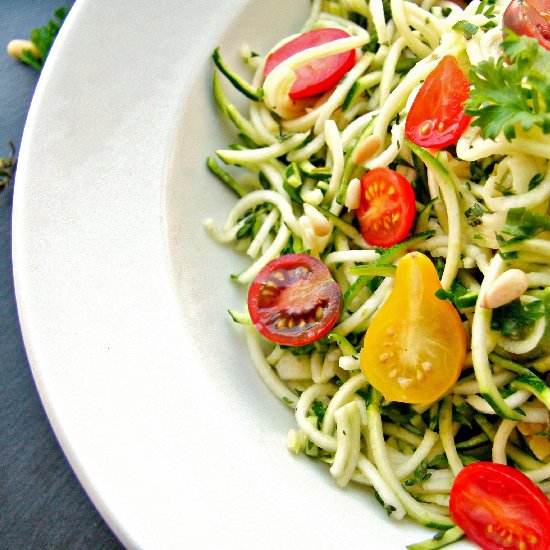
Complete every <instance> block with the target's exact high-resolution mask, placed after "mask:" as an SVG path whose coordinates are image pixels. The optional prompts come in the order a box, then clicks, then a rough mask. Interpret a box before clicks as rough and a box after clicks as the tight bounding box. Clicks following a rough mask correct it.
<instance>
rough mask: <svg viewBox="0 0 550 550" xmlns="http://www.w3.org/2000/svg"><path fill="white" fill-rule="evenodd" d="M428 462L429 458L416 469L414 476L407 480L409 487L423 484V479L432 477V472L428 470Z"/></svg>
mask: <svg viewBox="0 0 550 550" xmlns="http://www.w3.org/2000/svg"><path fill="white" fill-rule="evenodd" d="M428 463H429V461H428V459H427V458H425V459H424V460H423V461H422V462H421V463H420V466H418V468H417V469H416V470H415V471H414V474H413V477H411V478H410V479H407V480H406V481H405V485H406V486H407V487H411V486H412V485H421V484H422V482H423V481H427V480H428V479H430V478H431V477H432V474H431V473H430V472H428Z"/></svg>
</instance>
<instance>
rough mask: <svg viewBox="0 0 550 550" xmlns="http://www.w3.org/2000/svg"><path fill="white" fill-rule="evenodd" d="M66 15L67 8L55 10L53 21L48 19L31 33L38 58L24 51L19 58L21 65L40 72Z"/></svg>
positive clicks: (29, 51)
mask: <svg viewBox="0 0 550 550" xmlns="http://www.w3.org/2000/svg"><path fill="white" fill-rule="evenodd" d="M68 13H69V8H67V7H60V8H57V9H56V10H55V12H54V17H53V19H50V20H49V21H48V23H47V24H46V25H44V26H43V27H39V28H37V29H33V30H32V31H31V42H32V43H33V44H34V46H36V50H37V51H38V57H37V56H36V55H35V54H34V53H33V52H32V51H31V50H24V51H23V53H22V54H21V58H20V59H21V61H22V62H23V63H26V64H27V65H30V66H31V67H33V68H35V69H36V70H37V71H41V70H42V67H43V66H44V62H45V61H46V58H47V57H48V54H49V53H50V49H51V47H52V44H53V43H54V40H55V38H56V36H57V34H58V33H59V29H60V28H61V25H62V24H63V22H64V21H65V18H66V17H67V14H68Z"/></svg>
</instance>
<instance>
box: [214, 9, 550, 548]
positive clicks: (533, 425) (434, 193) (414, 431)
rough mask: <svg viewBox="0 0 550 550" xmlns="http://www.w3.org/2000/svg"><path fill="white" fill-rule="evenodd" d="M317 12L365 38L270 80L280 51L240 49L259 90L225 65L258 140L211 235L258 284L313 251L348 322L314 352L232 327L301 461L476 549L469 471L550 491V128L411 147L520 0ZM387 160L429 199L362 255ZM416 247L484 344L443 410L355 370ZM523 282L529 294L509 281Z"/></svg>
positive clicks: (314, 50) (228, 171) (225, 109)
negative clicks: (453, 76)
mask: <svg viewBox="0 0 550 550" xmlns="http://www.w3.org/2000/svg"><path fill="white" fill-rule="evenodd" d="M311 4H312V5H311V12H310V15H309V18H308V20H307V21H305V22H304V26H303V29H302V32H304V31H307V30H311V29H319V28H326V27H335V28H338V29H341V30H344V31H346V32H347V33H348V34H349V38H342V39H338V40H334V41H332V42H329V43H326V44H322V45H320V46H315V47H310V48H308V49H304V50H302V51H299V52H298V53H295V54H294V55H292V56H291V57H289V58H288V59H286V60H284V61H282V62H281V63H280V64H279V65H277V66H276V67H275V68H274V69H273V70H272V71H271V72H270V73H269V74H268V76H267V77H265V78H264V73H263V71H264V66H265V61H266V58H267V55H268V54H269V53H270V52H264V53H263V54H262V55H259V54H256V53H252V50H251V49H250V47H248V46H245V47H244V46H243V48H242V49H241V55H242V59H243V62H244V63H245V65H247V68H248V70H249V71H250V72H249V75H248V81H246V80H245V79H243V78H242V77H239V76H236V73H235V74H233V73H231V72H230V70H229V69H227V67H226V66H225V65H222V62H221V61H219V59H218V60H217V63H216V65H217V67H218V68H217V69H216V71H215V76H214V88H213V90H214V97H215V100H216V104H217V105H218V107H219V109H220V111H221V113H222V114H223V115H224V117H225V118H226V119H227V120H228V122H229V123H230V124H232V125H233V126H235V129H236V131H237V132H238V133H239V136H240V138H241V140H240V141H239V142H238V143H236V144H232V145H231V146H229V147H228V148H224V149H218V150H217V151H216V156H217V159H219V160H220V161H222V165H223V166H222V165H220V164H219V163H218V160H217V159H216V158H215V157H214V156H212V157H210V158H209V159H208V166H209V168H210V169H211V171H212V172H213V173H214V174H215V175H216V176H217V177H218V178H219V179H220V180H221V181H222V183H224V184H226V185H227V186H228V187H229V188H230V189H232V190H233V191H234V192H235V193H236V194H237V196H238V197H237V200H236V203H235V205H234V206H233V207H232V208H231V210H230V212H229V214H228V215H227V218H226V219H225V221H223V223H221V225H218V223H216V222H215V221H214V220H212V219H208V220H207V221H206V222H205V226H206V229H207V230H208V232H209V233H210V234H211V235H212V237H213V238H214V239H215V240H216V241H218V242H219V243H222V244H224V245H231V246H234V248H235V249H236V250H237V251H239V252H240V253H245V254H246V255H248V257H249V258H250V260H251V263H250V266H249V267H248V268H247V269H246V270H245V271H244V272H243V273H240V274H237V275H233V276H232V278H233V279H234V281H235V282H236V284H242V285H243V287H244V288H246V287H247V286H248V285H249V284H250V283H251V282H252V281H253V279H254V278H255V276H256V275H257V274H258V273H259V272H260V270H261V269H262V268H263V267H264V266H266V264H267V263H268V262H269V261H271V260H273V259H274V258H277V257H278V256H281V255H283V254H287V253H308V254H310V255H312V256H315V257H316V258H318V259H320V260H321V261H322V262H324V264H325V265H326V266H327V267H328V269H329V270H330V271H331V273H332V275H333V277H334V279H335V280H336V282H337V283H338V284H339V286H340V289H341V291H342V295H343V309H342V313H341V315H340V318H339V320H338V322H337V324H336V325H335V326H334V327H333V329H332V331H331V332H330V333H329V334H328V335H327V336H325V337H324V338H322V339H320V340H318V341H316V342H314V343H313V344H309V345H308V346H303V347H297V348H292V347H290V348H286V347H284V346H280V345H278V344H274V343H272V342H269V341H267V340H265V339H264V338H263V337H262V336H260V335H259V334H258V333H257V331H256V330H255V328H254V327H253V326H252V323H251V320H250V316H249V315H248V311H246V309H245V310H244V311H243V312H230V313H231V316H232V318H233V320H234V321H236V322H238V323H240V324H242V325H243V329H244V332H245V334H246V342H247V346H248V349H249V352H250V356H251V359H252V363H253V365H254V367H255V368H256V370H257V372H258V374H259V376H260V378H261V379H262V380H263V382H264V383H265V384H266V386H267V387H268V388H269V389H270V390H271V392H272V393H273V394H274V395H275V396H276V398H278V399H280V400H281V401H282V402H284V403H285V404H286V405H288V406H289V407H290V408H292V409H294V414H295V421H296V425H295V427H294V428H292V429H290V431H289V434H288V438H287V446H288V448H289V450H290V451H292V452H294V453H296V454H299V453H304V454H306V455H308V456H309V457H311V459H314V460H319V461H322V462H324V463H326V464H327V465H328V466H329V472H330V475H332V476H333V478H334V480H335V482H336V484H337V485H338V486H339V487H345V486H346V485H348V484H349V483H357V484H359V485H364V486H365V487H366V489H365V490H372V491H374V493H375V495H376V498H377V500H378V501H379V502H380V503H381V504H382V506H384V508H385V509H386V511H387V513H388V515H389V516H390V517H391V518H392V519H395V520H400V519H402V518H404V517H405V516H409V517H411V518H413V519H414V520H416V521H418V522H420V523H421V524H423V525H425V526H428V527H433V528H436V529H440V530H446V532H447V534H446V535H444V536H443V537H442V538H441V537H440V538H441V540H442V542H441V545H443V543H448V542H453V541H455V540H458V539H459V538H460V537H461V536H463V533H462V531H461V530H460V529H458V528H457V527H456V526H454V524H453V522H452V520H451V518H450V513H449V509H448V503H449V493H450V490H451V487H452V484H453V481H454V478H455V476H456V475H457V474H458V473H459V472H460V470H461V469H462V468H463V467H464V466H466V465H468V464H471V463H472V462H476V461H479V460H487V461H493V462H498V463H502V464H508V465H510V466H513V467H515V468H518V469H519V470H522V471H524V472H525V473H526V475H527V476H529V477H530V478H531V479H532V480H533V481H534V482H536V483H537V484H539V486H540V487H541V488H542V489H543V490H544V491H545V492H546V493H547V494H548V493H549V492H550V443H548V440H549V439H550V435H549V434H550V426H549V418H550V413H549V407H550V389H549V387H548V384H547V376H548V371H550V323H549V322H548V320H549V317H550V290H549V288H548V285H549V283H550V218H549V216H548V213H549V204H550V134H549V133H546V134H545V133H543V131H542V130H541V129H540V128H539V127H537V126H533V127H532V128H530V129H526V128H524V127H520V126H519V123H518V124H517V125H516V128H515V130H516V131H515V137H512V139H509V137H506V136H505V135H504V133H503V132H501V133H499V134H498V135H497V136H496V137H494V138H487V137H483V135H482V133H481V131H480V127H479V126H478V125H476V124H475V123H472V124H470V126H469V127H468V128H467V129H466V131H465V132H464V133H463V134H462V136H461V137H460V138H459V139H458V142H457V143H456V146H452V147H448V148H447V149H445V150H443V151H440V152H434V151H430V150H427V149H423V148H422V147H419V146H418V145H415V144H413V143H411V142H409V141H407V140H406V139H405V120H406V118H407V113H408V111H409V109H410V107H411V105H412V102H413V100H414V98H415V96H416V94H417V92H418V90H419V88H420V86H421V85H422V83H423V81H424V80H425V79H426V77H427V76H428V75H429V74H430V73H431V72H432V71H433V69H434V68H435V67H436V66H437V65H438V63H439V61H440V60H441V58H442V57H443V56H445V55H448V54H451V55H454V56H455V57H456V58H457V60H458V61H459V63H460V65H461V67H462V68H463V69H464V71H465V72H466V74H467V73H468V69H469V68H470V67H472V66H474V67H475V66H478V65H479V64H480V63H482V62H485V61H487V60H491V59H497V58H499V57H502V50H501V44H502V13H503V11H504V9H505V8H506V5H507V2H505V1H504V0H494V1H492V0H489V1H488V2H486V1H484V2H480V1H479V0H473V1H472V2H470V3H469V4H468V5H467V6H466V7H461V6H459V5H457V4H455V3H452V2H448V1H445V0H443V1H442V0H423V1H420V0H365V1H359V0H330V1H327V0H313V2H312V3H311ZM489 8H490V9H489ZM464 25H468V28H470V29H472V28H473V29H475V32H474V33H473V34H471V35H468V34H467V33H466V32H463V31H462V30H461V29H462V28H463V27H464ZM296 36H297V35H292V36H289V37H286V38H284V39H282V40H280V41H279V42H278V43H277V44H276V45H275V46H274V47H273V49H272V50H271V51H275V50H276V49H278V48H280V47H281V46H282V45H283V44H285V43H287V42H289V41H290V40H292V39H293V38H295V37H296ZM350 49H354V50H355V51H356V62H355V65H354V66H353V68H352V69H351V70H349V71H348V73H347V74H346V75H345V76H344V77H343V78H342V80H341V81H340V83H339V84H338V85H337V86H336V87H335V88H334V89H333V90H332V91H329V92H326V93H324V94H322V96H320V97H318V98H315V99H314V100H307V99H306V100H296V101H293V100H291V99H290V97H289V95H288V92H289V89H290V88H291V86H292V83H293V81H294V80H295V72H294V71H295V69H297V68H298V67H299V66H300V65H302V64H304V63H307V62H310V61H312V60H315V59H317V58H319V57H323V56H327V55H332V54H336V53H339V52H344V51H348V50H350ZM216 55H217V56H219V52H218V51H217V50H216ZM215 60H216V59H215ZM218 69H219V70H218ZM222 73H223V74H224V75H225V76H227V77H228V78H229V81H230V82H231V83H232V84H233V85H234V87H235V88H236V89H237V91H240V92H242V93H243V94H244V95H245V96H246V97H247V99H246V101H247V105H246V106H245V107H244V108H243V107H242V105H243V103H242V101H241V102H237V101H236V102H235V103H233V102H232V101H230V99H229V97H230V95H229V94H230V93H235V90H230V89H229V88H228V87H227V86H225V84H226V83H225V81H224V82H223V84H222V82H221V78H220V74H222ZM225 88H228V89H227V90H226V89H225ZM237 104H238V105H241V107H240V108H237V107H236V105H237ZM376 167H390V168H392V169H394V170H396V171H397V172H399V173H400V174H402V175H404V176H405V177H406V178H407V179H408V180H409V181H410V182H411V184H412V185H413V187H414V189H415V194H416V213H417V217H416V225H415V226H413V228H412V234H411V236H410V237H409V238H408V239H407V240H406V241H404V242H403V243H400V244H398V245H396V246H395V247H393V248H392V249H387V250H381V249H379V248H376V247H373V246H370V245H369V244H368V243H367V242H365V240H364V238H363V236H362V235H361V233H360V231H359V229H358V222H357V218H356V216H355V209H356V208H357V206H358V203H357V196H358V188H359V186H360V182H359V180H360V178H361V177H362V176H363V175H364V174H365V173H366V172H368V171H369V170H371V169H373V168H376ZM411 250H418V251H421V252H423V253H424V254H426V255H428V257H430V258H431V259H432V261H433V262H434V264H435V265H436V266H437V267H438V269H439V272H438V273H439V276H440V281H441V285H442V288H443V292H444V293H446V294H445V296H447V299H449V300H450V301H451V302H452V303H453V304H454V306H455V307H456V309H457V310H458V311H459V313H460V316H461V321H462V323H463V325H464V327H465V330H466V333H467V335H468V338H467V340H468V345H467V347H468V349H467V350H466V351H467V356H466V361H465V364H464V367H463V370H462V374H461V376H460V378H459V380H458V381H457V382H456V384H455V385H454V386H453V387H452V388H451V389H450V390H449V391H448V392H447V393H446V394H445V395H444V396H442V397H441V399H440V400H438V401H436V402H434V403H430V404H427V405H409V404H406V403H395V402H391V401H387V400H385V399H384V397H383V396H382V394H381V393H380V392H379V391H378V390H376V389H375V388H374V387H372V386H371V385H370V384H369V381H368V380H367V378H366V376H365V375H364V374H363V372H362V370H361V367H360V362H359V359H358V357H359V350H360V349H361V347H362V345H363V337H364V334H365V331H366V330H367V329H368V327H369V325H370V323H371V322H372V320H373V319H374V318H375V317H376V315H377V313H378V311H379V310H380V308H381V307H382V305H383V304H384V303H385V302H386V300H387V299H388V296H389V295H390V293H391V292H392V288H393V286H394V276H395V266H396V265H397V264H398V263H399V261H400V259H401V258H402V257H403V256H404V255H405V254H406V253H407V252H409V251H411ZM511 269H513V270H514V272H517V273H519V274H520V275H518V277H519V278H518V281H517V282H515V283H514V285H515V286H514V285H508V286H506V287H504V286H503V284H502V282H501V281H502V277H503V276H505V275H507V274H508V275H509V273H508V272H509V270H511ZM512 287H513V288H516V287H517V289H519V290H517V291H516V294H513V288H512ZM508 294H511V297H508V298H502V296H503V295H508ZM438 297H439V293H438ZM441 299H443V297H441ZM499 300H500V301H499ZM535 432H536V434H537V435H538V436H540V434H541V432H542V433H543V434H546V435H547V437H546V438H543V439H545V440H546V442H547V443H548V445H546V446H545V445H544V444H541V440H540V438H537V437H535V436H534V435H533V434H535ZM369 488H370V489H369ZM437 544H438V543H437V542H435V541H432V543H431V545H430V546H429V548H439V547H440V546H438V545H437ZM413 547H414V548H422V545H421V544H419V545H413V546H412V547H411V548H413ZM426 547H428V546H426Z"/></svg>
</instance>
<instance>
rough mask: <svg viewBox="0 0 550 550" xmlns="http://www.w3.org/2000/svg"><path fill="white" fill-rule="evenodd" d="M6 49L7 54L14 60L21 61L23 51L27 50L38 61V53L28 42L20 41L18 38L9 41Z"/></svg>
mask: <svg viewBox="0 0 550 550" xmlns="http://www.w3.org/2000/svg"><path fill="white" fill-rule="evenodd" d="M6 49H7V52H8V54H9V55H11V56H12V57H15V58H16V59H21V55H22V54H23V52H24V51H25V50H29V51H30V52H31V54H32V55H33V56H34V57H36V58H37V59H40V52H39V51H38V49H37V48H36V46H35V45H34V44H33V43H32V42H31V41H30V40H21V39H19V38H18V39H15V40H10V41H9V42H8V47H7V48H6Z"/></svg>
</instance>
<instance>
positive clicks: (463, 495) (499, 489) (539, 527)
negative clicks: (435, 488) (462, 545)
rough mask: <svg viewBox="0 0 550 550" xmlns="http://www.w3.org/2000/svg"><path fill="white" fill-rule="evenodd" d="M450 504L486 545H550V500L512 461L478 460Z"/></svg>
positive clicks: (462, 475)
mask: <svg viewBox="0 0 550 550" xmlns="http://www.w3.org/2000/svg"><path fill="white" fill-rule="evenodd" d="M449 507H450V510H451V517H452V519H453V521H454V522H455V523H456V524H457V525H458V526H459V527H460V528H461V529H462V530H463V531H464V532H465V533H466V535H467V536H468V537H469V538H470V539H471V540H472V541H474V542H475V543H476V544H478V545H479V546H481V547H482V548H484V549H485V550H502V549H503V548H512V549H518V550H520V549H521V550H547V549H548V548H550V501H549V500H548V498H547V497H546V496H545V494H544V493H543V492H542V491H541V490H540V489H539V488H538V487H537V486H536V485H535V484H534V483H533V482H532V481H531V480H530V479H529V478H528V477H527V476H526V475H525V474H523V473H521V472H519V471H517V470H515V469H514V468H512V467H510V466H505V465H503V464H494V463H492V462H476V463H474V464H470V465H468V466H466V467H464V468H463V469H462V470H461V471H460V472H459V474H458V475H457V477H456V479H455V482H454V484H453V487H452V489H451V494H450V503H449Z"/></svg>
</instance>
